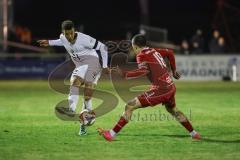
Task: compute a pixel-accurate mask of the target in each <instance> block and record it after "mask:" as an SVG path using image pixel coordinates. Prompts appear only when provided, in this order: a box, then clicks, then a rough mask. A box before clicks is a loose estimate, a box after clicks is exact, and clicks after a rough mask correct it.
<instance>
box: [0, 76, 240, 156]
mask: <svg viewBox="0 0 240 160" xmlns="http://www.w3.org/2000/svg"><path fill="white" fill-rule="evenodd" d="M176 85H177V95H176V100H177V106H178V108H179V109H181V110H182V111H183V112H184V113H185V114H186V115H187V116H188V117H189V118H190V119H191V122H192V123H193V125H194V127H195V129H196V130H197V131H199V132H200V133H201V135H202V137H203V140H202V141H199V142H196V141H192V140H191V138H190V137H189V135H188V133H187V132H186V131H185V129H184V128H182V126H181V125H180V124H178V123H177V122H176V121H175V120H173V119H172V118H171V116H169V115H168V113H167V112H166V111H165V109H164V107H161V106H156V107H152V108H146V109H140V110H136V111H135V113H134V117H133V119H132V121H131V122H130V123H129V124H128V125H127V126H126V127H125V128H124V129H123V130H122V132H121V133H120V134H119V135H118V136H117V138H116V141H114V142H111V143H109V142H106V141H105V140H104V139H103V138H102V137H100V136H99V135H98V134H97V132H96V128H97V127H104V128H111V127H112V126H113V125H114V124H115V123H116V121H117V120H118V118H119V115H120V114H121V113H122V112H123V109H124V102H123V101H122V100H121V99H120V101H119V104H118V106H117V108H116V109H114V110H113V111H112V112H110V113H108V114H106V115H103V116H101V117H99V118H97V120H96V123H95V124H94V125H93V126H92V127H89V128H88V135H87V136H84V137H80V136H78V135H77V134H78V130H79V124H78V123H76V122H65V121H61V120H60V119H58V118H57V117H56V116H55V113H54V107H55V105H56V104H57V103H58V102H59V101H61V100H63V99H65V98H66V97H67V95H64V94H60V93H56V92H54V91H53V90H51V89H50V88H49V86H48V83H47V81H34V80H31V81H30V80H28V81H23V80H21V81H0V159H3V160H12V159H13V160H14V159H16V160H20V159H24V160H32V159H34V160H38V159H51V160H55V159H56V160H59V159H80V160H81V159H91V160H92V159H94V160H101V159H104V160H113V159H114V160H118V159H129V160H147V159H149V160H155V159H156V160H175V159H176V160H177V159H184V160H185V159H186V160H187V159H189V160H190V159H199V160H203V159H207V160H210V159H211V160H219V159H224V160H225V159H229V160H233V159H239V157H240V152H239V151H240V116H239V113H240V83H232V82H178V83H177V84H176ZM98 87H99V88H100V89H103V90H107V91H108V92H111V93H115V92H114V89H113V88H112V86H111V85H110V82H107V81H104V82H100V83H99V85H98ZM130 98H132V97H129V99H130ZM97 103H99V101H97V100H94V101H93V104H94V106H97V105H98V104H97ZM80 107H81V102H80V103H79V108H80Z"/></svg>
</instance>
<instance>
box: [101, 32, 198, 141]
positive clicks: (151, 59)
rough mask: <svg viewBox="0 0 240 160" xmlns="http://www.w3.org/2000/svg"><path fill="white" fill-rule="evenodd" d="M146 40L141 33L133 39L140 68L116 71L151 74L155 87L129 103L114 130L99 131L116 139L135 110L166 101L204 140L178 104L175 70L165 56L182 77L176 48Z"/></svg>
mask: <svg viewBox="0 0 240 160" xmlns="http://www.w3.org/2000/svg"><path fill="white" fill-rule="evenodd" d="M146 43H147V41H146V38H145V36H144V35H141V34H138V35H135V36H134V37H133V39H132V46H133V50H134V52H135V53H136V55H137V57H136V59H137V63H138V69H136V70H133V71H126V72H122V71H121V70H120V69H119V68H118V69H116V70H115V71H117V72H118V73H119V74H121V75H123V76H124V77H125V78H126V79H128V78H137V77H140V76H144V75H147V76H148V78H149V80H150V81H151V89H150V90H149V91H146V92H144V93H142V94H140V95H139V96H137V97H135V98H134V99H132V100H130V101H129V102H128V103H127V104H126V106H125V111H124V113H123V115H122V116H121V118H120V120H119V121H118V123H117V124H116V125H115V126H114V127H113V128H112V129H111V130H103V129H102V128H99V129H98V132H99V133H100V134H101V135H102V136H103V137H104V138H105V139H106V140H107V141H112V140H114V138H115V136H116V135H117V133H118V132H119V131H120V130H121V129H122V128H123V127H124V126H125V125H126V124H127V123H128V122H129V120H130V118H131V116H132V113H133V111H134V110H136V109H138V108H144V107H148V106H155V105H158V104H164V105H165V107H166V110H167V111H168V112H169V113H170V114H171V115H173V116H174V117H175V118H176V119H177V120H178V121H179V122H180V123H181V124H182V126H183V127H185V128H186V129H187V130H188V132H189V133H190V135H191V137H192V138H193V139H197V140H200V139H201V137H200V134H199V133H197V132H196V131H195V130H194V129H193V127H192V125H191V123H190V122H189V120H188V119H187V117H186V116H185V115H184V114H183V113H182V112H181V111H180V110H179V109H178V108H177V107H176V103H175V92H176V87H175V84H174V82H173V81H172V78H171V73H170V72H169V71H168V68H167V65H166V63H165V61H164V59H163V58H164V57H167V58H168V59H169V62H170V66H171V71H172V76H173V77H174V78H175V79H179V78H180V75H179V73H178V72H177V71H176V64H175V57H174V55H173V51H172V50H169V49H158V48H149V47H147V45H146Z"/></svg>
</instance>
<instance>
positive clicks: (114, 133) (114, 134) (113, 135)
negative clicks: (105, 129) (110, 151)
mask: <svg viewBox="0 0 240 160" xmlns="http://www.w3.org/2000/svg"><path fill="white" fill-rule="evenodd" d="M109 132H110V134H111V136H112V137H115V136H116V132H114V131H113V130H112V129H111V130H110V131H109Z"/></svg>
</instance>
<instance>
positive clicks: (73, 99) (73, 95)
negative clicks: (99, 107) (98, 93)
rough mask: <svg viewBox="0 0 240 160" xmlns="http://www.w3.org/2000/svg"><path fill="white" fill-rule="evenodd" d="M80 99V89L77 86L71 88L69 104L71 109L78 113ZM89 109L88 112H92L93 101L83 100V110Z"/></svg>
mask: <svg viewBox="0 0 240 160" xmlns="http://www.w3.org/2000/svg"><path fill="white" fill-rule="evenodd" d="M78 99H79V88H78V87H75V86H70V91H69V96H68V103H69V108H70V109H71V110H72V111H74V112H75V111H76V108H77V104H78ZM84 109H87V110H89V111H90V110H92V100H91V99H90V100H87V101H85V100H83V106H82V110H84Z"/></svg>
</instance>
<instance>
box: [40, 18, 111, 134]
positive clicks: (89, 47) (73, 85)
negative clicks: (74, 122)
mask: <svg viewBox="0 0 240 160" xmlns="http://www.w3.org/2000/svg"><path fill="white" fill-rule="evenodd" d="M38 43H39V44H40V46H44V47H46V46H64V47H65V49H66V50H67V51H68V53H69V55H70V56H71V59H72V61H73V63H74V64H75V66H76V68H75V69H74V70H73V72H72V75H71V79H70V91H69V96H68V101H69V112H73V113H75V111H76V107H77V103H78V99H79V87H80V86H81V85H83V84H84V85H85V86H84V101H83V106H82V109H87V110H89V111H91V110H92V101H91V97H92V95H93V92H94V87H95V86H96V84H97V81H98V79H99V78H100V76H101V72H102V71H103V72H105V73H109V72H110V69H109V68H108V65H107V64H108V52H107V47H106V46H105V45H104V44H103V43H101V42H99V41H98V40H96V39H95V38H92V37H90V36H88V35H86V34H83V33H80V32H76V31H75V28H74V23H73V22H72V21H70V20H66V21H63V22H62V34H61V35H60V38H59V39H57V40H39V41H38ZM85 134H86V129H85V126H84V125H82V124H81V125H80V131H79V135H85Z"/></svg>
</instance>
